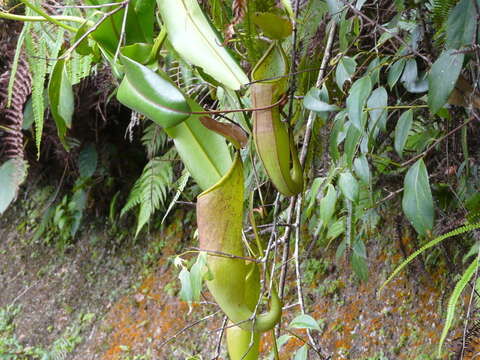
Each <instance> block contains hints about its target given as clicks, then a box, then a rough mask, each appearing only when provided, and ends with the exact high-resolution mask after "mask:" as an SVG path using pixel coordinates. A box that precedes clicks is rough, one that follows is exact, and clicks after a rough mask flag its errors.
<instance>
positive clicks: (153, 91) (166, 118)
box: [117, 55, 190, 128]
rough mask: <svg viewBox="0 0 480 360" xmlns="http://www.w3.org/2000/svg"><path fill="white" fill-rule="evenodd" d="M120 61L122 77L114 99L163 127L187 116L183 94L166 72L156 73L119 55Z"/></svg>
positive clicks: (176, 122) (188, 112)
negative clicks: (123, 72) (123, 68)
mask: <svg viewBox="0 0 480 360" xmlns="http://www.w3.org/2000/svg"><path fill="white" fill-rule="evenodd" d="M121 60H122V63H123V64H124V66H125V77H124V78H123V80H122V83H121V84H120V87H119V88H118V91H117V99H118V101H120V102H121V103H122V104H124V105H125V106H128V107H129V108H131V109H133V110H135V111H137V112H140V113H142V114H144V115H145V116H147V117H148V118H150V119H152V120H153V121H155V122H156V123H157V124H158V125H160V126H162V127H164V128H169V127H172V126H175V125H178V124H179V123H181V122H182V121H184V120H185V119H187V118H188V117H189V116H190V106H189V105H188V103H187V100H186V98H185V96H184V95H183V94H182V93H181V91H180V90H179V89H178V88H177V87H176V86H175V85H173V84H172V83H171V82H170V80H169V79H168V77H167V75H166V74H164V73H161V75H158V74H157V73H155V72H154V71H152V70H150V69H149V68H148V67H146V66H144V65H142V64H140V63H138V62H136V61H134V60H132V59H130V58H128V57H126V56H123V55H121Z"/></svg>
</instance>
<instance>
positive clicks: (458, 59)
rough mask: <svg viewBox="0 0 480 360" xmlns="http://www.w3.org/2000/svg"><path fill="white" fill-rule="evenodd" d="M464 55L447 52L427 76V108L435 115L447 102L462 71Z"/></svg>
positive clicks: (453, 51)
mask: <svg viewBox="0 0 480 360" xmlns="http://www.w3.org/2000/svg"><path fill="white" fill-rule="evenodd" d="M464 56H465V55H464V54H462V53H456V51H455V50H447V51H444V52H443V53H442V55H440V57H439V58H438V59H437V61H435V63H434V64H433V65H432V69H431V71H430V74H429V75H428V106H429V107H430V111H431V112H432V113H433V114H436V113H437V112H438V111H439V110H440V109H441V108H442V106H443V105H445V103H446V102H447V99H448V96H449V95H450V93H451V92H452V90H453V89H454V88H455V83H456V82H457V79H458V76H459V75H460V71H461V70H462V65H463V58H464Z"/></svg>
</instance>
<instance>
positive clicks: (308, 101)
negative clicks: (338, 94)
mask: <svg viewBox="0 0 480 360" xmlns="http://www.w3.org/2000/svg"><path fill="white" fill-rule="evenodd" d="M326 91H327V90H326V88H322V90H320V89H318V88H316V87H313V88H311V89H310V91H309V92H308V93H307V94H306V95H305V97H304V98H303V106H304V107H305V108H306V109H308V110H311V111H315V112H317V113H319V115H321V117H322V118H325V117H326V116H328V112H330V111H338V110H340V108H339V107H338V106H336V105H331V104H329V103H328V92H326Z"/></svg>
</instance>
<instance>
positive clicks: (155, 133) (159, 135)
mask: <svg viewBox="0 0 480 360" xmlns="http://www.w3.org/2000/svg"><path fill="white" fill-rule="evenodd" d="M141 141H142V145H143V146H145V148H146V150H147V155H148V158H149V159H151V158H153V157H154V156H155V155H156V154H157V153H158V151H159V150H160V149H162V148H164V147H165V145H166V144H167V141H168V137H167V134H166V132H165V131H163V130H162V128H161V127H160V126H159V125H157V124H156V123H154V122H153V121H152V122H151V123H150V124H149V125H148V126H147V127H146V128H145V129H144V130H143V136H142V139H141Z"/></svg>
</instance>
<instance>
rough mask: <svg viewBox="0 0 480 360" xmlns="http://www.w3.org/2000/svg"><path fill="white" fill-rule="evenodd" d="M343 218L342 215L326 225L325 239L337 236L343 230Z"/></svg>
mask: <svg viewBox="0 0 480 360" xmlns="http://www.w3.org/2000/svg"><path fill="white" fill-rule="evenodd" d="M344 220H345V218H344V217H342V218H340V219H338V220H337V221H335V222H334V223H333V224H330V225H328V231H327V239H328V240H333V239H336V238H337V237H339V236H340V235H341V234H343V232H344V231H345V221H344Z"/></svg>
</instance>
